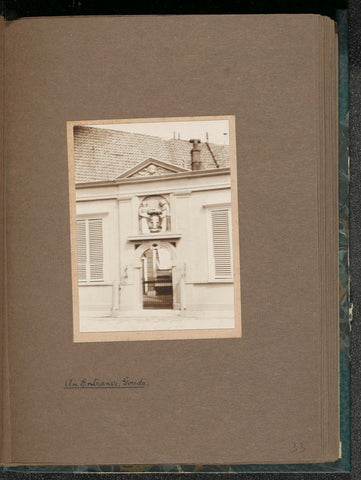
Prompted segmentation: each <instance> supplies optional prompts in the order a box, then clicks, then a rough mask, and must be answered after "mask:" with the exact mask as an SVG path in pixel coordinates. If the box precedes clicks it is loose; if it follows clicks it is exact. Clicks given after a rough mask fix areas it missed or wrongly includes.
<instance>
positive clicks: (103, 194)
mask: <svg viewBox="0 0 361 480" xmlns="http://www.w3.org/2000/svg"><path fill="white" fill-rule="evenodd" d="M150 194H168V195H169V200H170V205H171V225H172V232H173V233H177V234H181V238H180V239H179V240H177V245H176V256H177V275H178V277H180V276H182V273H183V272H185V276H184V285H183V286H182V287H181V285H180V284H179V285H177V294H178V296H179V295H180V292H183V293H182V295H183V298H182V301H181V303H182V306H183V307H185V309H187V310H192V309H193V310H215V311H216V310H221V309H226V310H228V309H233V302H234V300H233V295H234V292H233V283H224V282H219V283H215V282H209V275H208V239H207V223H206V208H205V205H207V204H218V203H219V204H224V203H230V201H231V192H230V176H229V174H228V175H224V174H223V175H216V176H210V177H207V176H205V177H202V176H197V177H196V176H195V177H194V178H188V179H179V178H175V179H157V180H156V179H154V180H153V181H151V182H149V181H148V182H137V183H122V184H120V185H111V186H108V187H106V186H101V187H89V188H81V189H78V190H77V215H90V214H92V215H93V214H94V215H95V214H101V215H103V216H104V247H105V248H104V252H105V257H104V273H105V283H106V285H104V286H101V285H99V286H80V287H79V297H80V309H81V310H86V311H102V312H103V311H107V312H108V313H110V311H111V309H112V303H113V295H114V288H113V284H114V282H118V283H117V285H118V287H119V299H120V304H119V308H120V310H137V309H139V308H141V302H142V296H141V269H140V266H141V264H140V261H139V252H137V250H136V249H135V247H134V242H130V241H129V240H128V237H129V236H135V235H139V230H138V206H139V203H140V201H141V199H142V197H144V196H146V195H150ZM118 287H117V288H118ZM177 301H179V298H178V299H177Z"/></svg>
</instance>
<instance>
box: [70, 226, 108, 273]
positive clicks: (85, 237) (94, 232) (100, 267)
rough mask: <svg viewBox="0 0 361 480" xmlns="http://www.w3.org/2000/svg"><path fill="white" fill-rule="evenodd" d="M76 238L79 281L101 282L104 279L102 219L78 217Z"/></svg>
mask: <svg viewBox="0 0 361 480" xmlns="http://www.w3.org/2000/svg"><path fill="white" fill-rule="evenodd" d="M76 238H77V252H78V279H79V282H102V281H103V280H104V253H103V219H102V218H81V219H78V220H77V221H76Z"/></svg>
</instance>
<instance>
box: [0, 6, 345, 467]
mask: <svg viewBox="0 0 361 480" xmlns="http://www.w3.org/2000/svg"><path fill="white" fill-rule="evenodd" d="M318 18H319V17H315V16H312V15H298V16H292V15H270V16H187V17H183V16H177V17H171V16H164V17H160V16H159V17H151V16H147V17H86V18H80V17H77V18H76V17H75V18H60V17H59V18H34V19H21V20H17V21H15V22H9V23H8V24H7V25H6V52H5V61H6V86H7V87H6V98H5V113H6V152H5V153H6V182H7V185H6V191H7V199H6V208H7V262H8V276H7V310H8V336H9V362H10V400H11V461H12V462H14V463H24V464H27V463H48V464H82V465H84V464H106V463H112V464H117V463H118V464H124V463H127V464H131V463H158V464H171V463H215V464H217V463H280V462H285V463H292V462H294V463H302V462H311V461H312V462H317V461H326V460H334V459H336V458H337V456H338V436H337V434H334V435H331V437H332V438H330V441H329V442H328V444H327V445H326V444H325V441H324V437H325V436H327V435H328V434H329V432H330V431H334V429H335V425H337V424H338V417H337V415H338V410H337V388H334V385H335V381H333V382H330V383H329V384H328V386H326V387H325V386H323V385H322V384H321V376H322V374H323V373H324V372H325V371H327V372H329V375H330V378H333V379H335V378H336V377H337V371H336V367H335V365H334V362H331V360H332V359H333V358H335V357H334V356H335V355H336V352H335V348H334V346H331V347H330V348H329V350H328V352H329V354H328V355H327V357H326V356H325V354H324V352H325V350H324V348H325V345H326V343H325V342H326V338H325V336H324V335H323V334H321V332H322V330H321V326H322V325H323V326H324V325H325V323H324V318H323V317H322V312H321V287H322V283H321V279H322V277H321V272H320V268H319V265H320V261H319V260H320V258H319V254H320V253H319V228H320V223H319V218H318V200H319V199H318V182H319V180H318V160H319V145H320V141H322V140H320V131H321V129H320V116H321V115H322V111H321V108H320V102H319V89H320V88H321V87H322V84H321V83H320V82H321V81H323V80H322V77H321V76H320V71H319V63H320V58H321V57H320V55H321V53H320V50H321V41H320V37H321V35H320V28H321V27H320V22H319V20H318ZM214 115H235V117H236V140H237V161H238V165H237V167H238V168H237V172H238V185H239V235H240V264H241V279H242V291H241V296H242V338H234V339H211V340H207V339H203V340H174V341H167V340H164V341H144V342H141V341H140V342H105V343H102V342H99V343H74V342H73V336H72V314H73V312H72V294H71V258H70V226H69V225H70V222H69V197H68V166H67V144H66V122H67V121H71V120H73V121H74V120H92V119H93V120H94V119H119V118H149V117H182V116H214ZM330 321H331V322H334V319H331V320H330ZM322 322H323V323H322ZM321 324H322V325H321ZM331 369H332V371H331ZM125 377H128V378H129V379H134V380H139V379H144V380H145V387H144V388H141V389H90V390H85V389H73V390H70V389H64V386H65V382H66V381H67V380H69V379H87V380H89V381H92V380H93V379H96V378H98V379H102V380H104V381H112V380H121V379H122V378H125ZM325 396H327V397H328V398H329V399H331V400H332V401H331V402H330V405H331V407H330V409H329V413H328V415H327V421H326V417H325V415H324V413H323V412H324V408H325ZM325 445H326V448H325Z"/></svg>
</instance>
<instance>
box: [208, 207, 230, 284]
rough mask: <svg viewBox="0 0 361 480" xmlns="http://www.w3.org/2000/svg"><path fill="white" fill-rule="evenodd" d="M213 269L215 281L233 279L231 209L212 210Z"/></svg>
mask: <svg viewBox="0 0 361 480" xmlns="http://www.w3.org/2000/svg"><path fill="white" fill-rule="evenodd" d="M210 213H211V228H212V245H213V267H214V272H213V273H214V278H215V279H232V275H233V268H232V267H233V265H232V264H233V258H232V238H231V230H232V229H231V214H230V209H229V208H224V209H215V210H211V212H210Z"/></svg>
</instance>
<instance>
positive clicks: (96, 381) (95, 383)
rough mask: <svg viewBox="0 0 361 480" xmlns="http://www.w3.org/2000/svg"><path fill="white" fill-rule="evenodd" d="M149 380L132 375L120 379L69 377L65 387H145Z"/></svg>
mask: <svg viewBox="0 0 361 480" xmlns="http://www.w3.org/2000/svg"><path fill="white" fill-rule="evenodd" d="M146 386H147V382H146V381H145V380H144V379H143V378H140V379H132V378H130V377H122V378H120V379H118V380H103V379H100V378H92V379H88V378H81V379H74V378H68V379H67V380H65V383H64V388H65V389H69V390H71V389H74V390H75V389H79V388H83V389H86V388H88V389H97V388H114V389H116V388H145V387H146Z"/></svg>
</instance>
